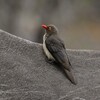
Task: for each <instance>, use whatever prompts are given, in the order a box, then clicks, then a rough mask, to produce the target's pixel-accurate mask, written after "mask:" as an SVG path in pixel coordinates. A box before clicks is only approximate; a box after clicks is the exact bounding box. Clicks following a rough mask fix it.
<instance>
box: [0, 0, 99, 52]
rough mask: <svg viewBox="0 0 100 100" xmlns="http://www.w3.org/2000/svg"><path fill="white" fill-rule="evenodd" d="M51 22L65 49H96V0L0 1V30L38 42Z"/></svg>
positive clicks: (97, 33) (97, 8)
mask: <svg viewBox="0 0 100 100" xmlns="http://www.w3.org/2000/svg"><path fill="white" fill-rule="evenodd" d="M41 24H54V25H56V26H57V27H58V28H59V35H60V36H61V38H62V39H63V40H64V41H65V43H66V47H67V48H69V49H94V50H100V0H0V29H3V30H5V31H8V32H10V33H11V34H14V35H16V36H19V37H22V38H25V39H28V40H31V41H35V42H39V43H42V35H43V34H44V30H43V29H42V28H41Z"/></svg>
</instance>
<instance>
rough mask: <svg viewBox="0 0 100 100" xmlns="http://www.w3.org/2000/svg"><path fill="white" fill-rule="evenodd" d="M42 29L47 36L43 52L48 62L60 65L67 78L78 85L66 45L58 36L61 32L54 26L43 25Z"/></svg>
mask: <svg viewBox="0 0 100 100" xmlns="http://www.w3.org/2000/svg"><path fill="white" fill-rule="evenodd" d="M42 27H43V28H44V29H45V34H44V36H43V50H44V53H45V55H46V57H47V58H48V61H51V62H52V61H54V62H57V63H59V64H60V65H61V67H62V69H63V70H64V72H65V73H66V75H67V78H68V79H69V80H70V81H71V83H72V84H74V85H76V84H77V82H76V80H75V78H74V75H73V73H72V66H71V63H70V61H69V58H68V55H67V52H66V48H65V44H64V42H63V41H62V40H61V39H60V37H59V36H58V33H59V32H58V29H57V27H56V26H55V25H52V24H50V25H45V24H43V25H42Z"/></svg>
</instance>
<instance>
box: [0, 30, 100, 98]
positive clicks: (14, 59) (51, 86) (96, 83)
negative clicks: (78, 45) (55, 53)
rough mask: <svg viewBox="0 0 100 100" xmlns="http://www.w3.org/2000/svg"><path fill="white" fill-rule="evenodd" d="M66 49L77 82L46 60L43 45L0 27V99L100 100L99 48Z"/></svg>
mask: <svg viewBox="0 0 100 100" xmlns="http://www.w3.org/2000/svg"><path fill="white" fill-rule="evenodd" d="M67 52H68V55H69V59H70V61H71V64H72V66H73V70H74V73H75V76H76V78H77V80H78V84H77V85H76V86H75V85H73V84H71V83H70V82H69V81H68V79H67V78H66V76H65V75H64V73H63V72H62V71H61V70H60V69H59V68H58V66H56V65H51V64H49V63H47V62H46V60H45V56H44V54H43V50H42V45H40V44H36V43H33V42H30V41H28V40H24V39H21V38H18V37H16V36H13V35H10V34H9V33H7V32H4V31H2V30H0V100H100V51H89V50H88V51H87V50H67Z"/></svg>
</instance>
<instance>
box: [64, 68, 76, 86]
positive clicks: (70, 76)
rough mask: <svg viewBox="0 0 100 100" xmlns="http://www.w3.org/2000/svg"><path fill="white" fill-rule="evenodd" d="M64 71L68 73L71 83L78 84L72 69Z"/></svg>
mask: <svg viewBox="0 0 100 100" xmlns="http://www.w3.org/2000/svg"><path fill="white" fill-rule="evenodd" d="M64 71H65V73H66V76H67V78H68V79H69V80H70V81H71V83H72V84H74V85H76V84H77V80H76V79H75V77H74V75H73V73H72V71H71V70H70V71H68V70H66V69H65V70H64Z"/></svg>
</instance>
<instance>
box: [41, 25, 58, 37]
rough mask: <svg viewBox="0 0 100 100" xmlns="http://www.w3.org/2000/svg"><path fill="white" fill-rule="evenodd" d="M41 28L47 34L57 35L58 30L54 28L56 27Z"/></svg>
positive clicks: (45, 26) (46, 26) (44, 26)
mask: <svg viewBox="0 0 100 100" xmlns="http://www.w3.org/2000/svg"><path fill="white" fill-rule="evenodd" d="M42 27H43V28H44V29H45V30H46V33H47V34H50V35H51V34H57V33H58V29H57V28H56V26H54V25H44V24H43V25H42Z"/></svg>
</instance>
